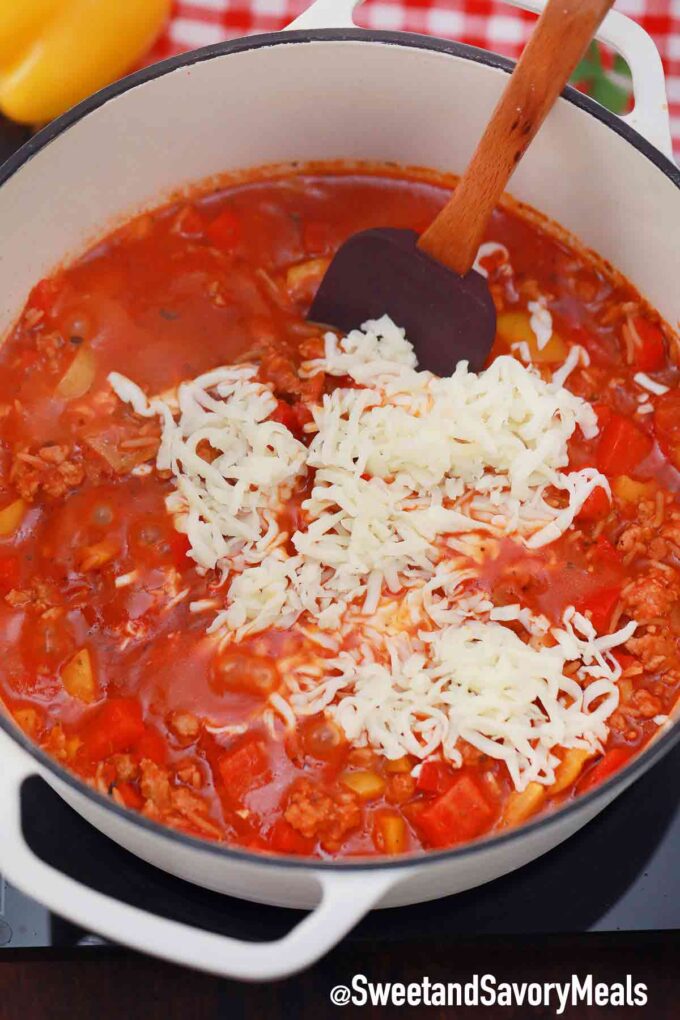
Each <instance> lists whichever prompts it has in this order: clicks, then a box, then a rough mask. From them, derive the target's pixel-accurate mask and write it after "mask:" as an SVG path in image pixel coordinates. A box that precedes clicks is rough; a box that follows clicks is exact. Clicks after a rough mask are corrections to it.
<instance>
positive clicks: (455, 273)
mask: <svg viewBox="0 0 680 1020" xmlns="http://www.w3.org/2000/svg"><path fill="white" fill-rule="evenodd" d="M613 2H614V0H548V3H547V4H546V6H545V9H544V11H543V13H542V15H541V17H540V18H539V20H538V22H537V24H536V28H535V29H534V31H533V33H532V36H531V39H530V40H529V42H528V44H527V46H526V48H525V49H524V52H523V53H522V56H521V59H520V61H519V63H518V64H517V67H516V68H515V70H514V72H513V73H512V75H511V76H510V78H509V80H508V83H507V85H506V87H505V89H504V91H503V94H502V96H501V98H500V100H499V102H498V105H497V106H496V109H495V110H494V112H493V114H492V116H491V120H490V121H489V123H488V125H487V128H486V130H485V132H484V134H483V136H482V138H481V140H480V142H479V145H478V146H477V149H476V151H475V153H474V155H473V157H472V160H471V162H470V164H469V166H468V168H467V170H466V172H465V174H464V175H463V177H462V178H461V180H460V183H459V184H458V186H457V188H456V190H455V192H454V194H453V197H452V198H451V199H450V201H449V202H448V203H447V204H446V205H445V206H444V208H443V209H442V211H441V212H440V213H439V215H438V216H437V217H436V219H435V220H434V221H433V222H432V223H431V225H430V226H429V227H428V229H427V230H426V231H425V233H424V234H423V235H422V236H421V237H420V238H417V237H416V235H415V234H414V233H412V232H411V231H408V230H393V229H390V228H385V229H376V230H365V231H363V233H360V234H355V235H354V236H353V237H350V239H349V240H348V241H346V242H345V244H343V245H342V247H341V248H340V250H339V251H338V253H337V255H336V256H335V258H334V259H333V261H332V262H331V264H330V266H329V268H328V270H327V272H326V276H325V277H324V279H323V281H322V283H321V286H320V288H319V292H318V294H317V296H316V299H315V300H314V302H313V304H312V307H311V309H310V312H309V316H308V318H309V319H311V320H312V321H313V322H319V323H325V324H327V325H329V326H335V327H336V328H337V329H340V330H342V331H343V332H347V331H348V330H350V329H353V328H356V327H357V326H361V325H362V323H364V322H365V321H366V320H367V319H376V318H379V317H380V316H381V315H383V314H385V313H387V314H389V316H390V317H391V318H392V319H393V320H394V322H395V323H396V324H397V325H398V326H403V327H404V328H405V330H406V336H407V337H408V339H409V340H410V341H411V342H412V344H413V346H414V348H415V352H416V355H417V357H418V363H419V366H420V367H421V368H428V369H430V370H431V371H432V372H436V373H437V374H438V375H450V374H451V373H452V372H453V370H454V368H455V367H456V364H457V363H458V362H459V361H462V360H467V361H469V362H470V366H471V367H472V368H473V369H479V368H481V367H482V366H483V365H484V362H485V361H486V358H487V356H488V354H489V351H490V349H491V344H492V343H493V338H494V330H495V321H496V315H495V311H494V304H493V301H492V299H491V294H490V293H489V290H488V287H487V284H486V280H485V279H484V277H482V276H481V275H480V274H479V273H476V272H474V270H473V269H472V266H473V265H474V262H475V258H476V255H477V251H478V249H479V245H480V243H481V242H482V239H483V237H484V232H485V230H486V226H487V224H488V222H489V218H490V216H491V213H492V212H493V209H494V207H495V206H496V204H497V203H498V200H499V199H500V197H501V195H502V193H503V191H504V190H505V186H506V185H507V183H508V181H509V180H510V177H511V175H512V172H513V170H514V169H515V167H516V166H517V164H518V163H519V161H520V159H521V158H522V156H523V154H524V152H525V151H526V149H527V147H528V146H529V143H530V142H531V141H532V140H533V138H534V135H535V134H536V132H537V131H538V129H539V128H540V126H541V124H542V123H543V120H544V119H545V116H546V114H547V113H548V111H549V110H550V109H551V108H552V106H553V104H554V103H555V100H556V99H557V97H558V96H559V95H560V93H561V92H562V89H563V88H564V86H565V85H566V83H567V81H568V80H569V77H570V75H571V73H572V71H573V70H574V68H575V67H576V65H577V63H578V62H579V60H580V59H581V57H582V56H583V54H584V53H585V51H586V48H587V46H588V44H589V42H590V40H591V39H592V37H593V35H594V33H595V31H596V30H597V27H598V25H599V24H600V22H601V21H602V19H603V17H604V16H605V14H606V13H607V11H608V10H609V8H610V7H611V6H612V4H613ZM558 183H559V182H558Z"/></svg>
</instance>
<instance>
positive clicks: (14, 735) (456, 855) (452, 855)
mask: <svg viewBox="0 0 680 1020" xmlns="http://www.w3.org/2000/svg"><path fill="white" fill-rule="evenodd" d="M316 42H365V43H380V44H384V45H388V46H405V47H408V48H409V49H422V50H431V51H435V52H438V53H444V54H448V55H450V56H454V57H459V58H462V59H464V60H471V61H473V62H475V63H479V64H485V65H486V66H488V67H492V68H496V69H498V70H502V71H505V72H506V73H508V74H509V73H511V72H512V70H513V68H514V66H515V65H514V62H513V61H511V60H509V59H508V58H506V57H503V56H501V55H500V54H497V53H492V52H490V51H488V50H483V49H479V48H478V47H476V46H469V45H467V44H465V43H459V42H454V41H449V40H445V39H438V38H435V37H430V36H423V35H416V34H411V33H407V32H381V31H374V30H367V29H361V28H352V29H332V28H330V29H310V30H293V31H288V32H272V33H265V34H261V35H254V36H247V37H244V38H239V39H232V40H228V41H225V42H221V43H215V44H214V45H212V46H205V47H202V48H201V49H198V50H192V51H190V52H188V53H183V54H179V55H177V56H174V57H170V58H168V59H166V60H162V61H159V62H157V63H155V64H152V65H150V66H149V67H145V68H142V69H141V70H139V71H135V72H133V73H132V74H129V75H127V76H126V77H125V78H122V79H120V80H119V81H117V82H114V83H113V84H112V85H109V86H107V87H106V88H104V89H101V90H100V91H99V92H96V93H94V95H92V96H89V97H88V98H87V99H84V100H83V101H82V102H80V103H78V104H77V105H76V106H74V107H73V108H72V109H70V110H68V111H67V112H66V113H64V114H62V115H61V116H60V117H57V118H56V119H55V120H54V121H51V122H50V123H49V124H48V125H47V126H46V127H44V128H42V129H41V130H40V131H38V132H37V133H36V134H35V135H34V136H33V137H32V138H31V139H29V141H27V142H26V143H24V145H22V146H21V148H19V149H18V150H17V151H16V152H15V153H14V154H13V155H12V156H10V157H9V158H8V159H7V160H6V161H5V163H4V164H3V165H2V167H0V186H2V185H3V184H5V183H6V182H7V181H8V180H9V179H10V178H11V177H13V176H14V174H15V173H17V172H18V171H19V170H20V169H21V167H22V166H24V164H25V163H28V162H29V161H30V160H31V159H32V158H33V156H35V155H36V154H37V153H38V152H40V151H41V150H42V149H44V148H46V147H47V146H48V145H49V144H50V143H51V142H52V141H54V140H55V139H56V138H58V137H59V136H60V135H62V134H64V132H66V131H67V130H68V129H69V128H70V127H72V126H73V125H74V124H76V123H78V121H80V120H81V119H82V118H83V117H85V116H87V115H88V114H90V113H94V112H95V111H96V110H98V109H99V108H100V107H102V106H104V105H105V104H106V103H107V102H109V101H110V100H111V99H115V98H116V97H117V96H120V95H122V94H123V93H125V92H128V91H130V90H131V89H133V88H136V87H137V86H138V85H144V84H145V83H146V82H149V81H153V80H154V79H156V78H160V77H162V76H163V75H165V74H168V73H171V72H172V71H175V70H177V69H179V68H181V67H190V66H192V65H193V64H197V63H201V62H202V61H204V60H211V59H212V58H214V57H221V56H226V55H228V54H230V53H240V52H244V51H247V50H254V49H260V48H262V47H268V46H280V45H290V44H297V43H316ZM562 98H563V99H564V100H566V101H567V102H569V103H571V104H572V105H574V106H576V107H578V108H579V109H581V110H583V111H584V112H585V113H587V114H589V115H590V116H592V117H594V118H595V119H596V120H599V121H600V122H601V123H602V124H604V125H605V126H606V127H608V128H609V129H610V130H612V131H614V132H615V133H616V134H618V135H620V136H621V137H622V138H623V139H624V140H625V141H626V142H628V143H629V144H630V145H632V146H633V148H635V149H637V150H638V151H639V152H640V153H642V155H643V156H645V157H646V158H647V159H648V160H650V162H651V163H653V164H654V166H655V167H656V168H657V169H658V170H660V171H661V172H662V173H663V174H664V175H665V176H666V177H668V178H669V180H670V181H671V183H673V184H674V185H675V186H676V188H678V189H680V169H679V168H678V167H677V166H676V165H675V164H674V163H673V161H672V160H671V159H669V158H668V157H667V156H665V155H664V154H663V153H662V152H660V151H659V150H658V149H657V148H656V147H655V146H653V145H652V144H651V143H650V142H648V141H647V139H646V138H644V137H643V136H642V135H641V134H640V133H639V132H637V131H636V130H635V129H634V128H632V127H631V126H630V125H629V124H627V123H625V122H624V121H622V120H621V119H620V117H618V116H617V115H616V114H614V113H611V112H610V111H609V110H607V109H606V108H605V107H603V106H601V105H600V104H599V103H597V102H595V101H594V100H593V99H591V98H590V97H589V96H586V95H583V93H581V92H578V91H577V90H576V89H574V88H573V87H572V86H570V85H568V86H567V87H566V89H565V90H564V92H563V93H562ZM0 728H2V730H4V732H5V733H6V734H7V735H8V736H9V737H11V739H12V740H13V741H14V742H15V743H16V744H18V745H19V746H20V747H21V748H22V750H24V751H25V752H26V753H27V754H29V755H30V756H31V757H32V758H33V759H34V760H35V761H37V762H38V763H39V764H40V765H41V766H43V768H46V769H48V770H49V771H50V772H52V773H54V775H55V776H56V777H57V778H58V779H59V781H60V782H62V783H64V784H65V785H67V786H69V787H71V789H72V790H73V791H74V792H75V793H76V794H78V795H80V796H83V797H85V798H87V799H88V800H90V801H92V802H93V803H94V804H95V805H97V806H98V807H100V808H104V809H106V810H108V811H111V812H113V813H114V814H115V815H118V816H119V818H120V819H121V820H123V821H126V822H128V823H131V824H134V825H137V826H139V827H140V828H142V829H144V830H146V831H147V832H148V833H149V834H152V835H156V836H159V837H161V838H164V839H169V840H171V841H174V842H175V843H177V844H180V845H182V846H184V847H186V848H187V849H192V850H196V851H199V852H203V853H210V854H214V855H219V856H221V857H226V858H227V859H232V860H234V861H240V862H242V863H247V864H256V865H262V866H265V867H278V868H281V867H283V868H296V869H303V870H308V871H320V870H323V871H324V872H335V873H342V872H351V873H356V872H359V871H365V872H370V871H382V870H388V869H389V870H395V871H399V870H405V869H407V868H413V867H416V868H419V867H423V866H424V865H426V864H428V863H432V864H434V863H442V862H445V861H453V860H454V859H455V860H462V859H464V858H469V857H471V856H472V855H474V854H475V853H479V852H480V851H482V850H491V849H496V847H503V846H505V845H507V844H509V843H512V842H513V841H516V840H517V839H519V838H520V837H522V836H529V835H531V834H533V833H534V832H537V831H538V830H539V829H542V830H545V829H546V828H549V827H552V826H554V825H555V824H556V823H559V822H560V821H562V819H566V818H568V817H570V816H572V815H574V814H576V813H577V812H579V811H581V810H582V809H585V808H587V807H588V806H592V805H594V804H595V803H596V802H597V801H600V800H605V799H606V800H607V802H608V801H609V799H611V797H613V796H614V795H615V793H616V791H617V790H619V789H620V788H621V787H622V786H624V785H628V783H629V782H633V781H634V780H636V779H637V778H639V777H640V776H641V775H642V774H643V773H644V772H646V771H647V770H648V769H649V768H651V766H652V765H654V764H656V762H658V761H659V760H660V759H661V758H662V757H663V756H664V755H665V754H666V753H667V752H668V751H669V750H670V749H671V748H672V747H673V746H674V745H675V744H676V743H678V742H679V741H680V721H677V722H675V723H674V724H672V725H671V726H670V727H669V728H668V730H667V731H666V732H665V733H662V734H661V735H660V736H658V737H657V738H656V739H654V740H653V741H652V742H651V743H650V744H648V745H647V747H646V748H645V749H644V750H643V751H641V752H640V753H639V754H638V755H636V756H635V758H634V759H633V760H632V761H631V762H630V764H628V765H626V766H625V767H624V768H623V769H621V770H619V772H617V773H615V774H614V775H613V776H612V777H611V778H610V779H607V780H606V781H605V782H603V783H602V784H600V785H599V786H597V787H596V788H595V789H594V790H591V791H590V792H588V793H586V794H583V795H582V796H579V797H577V798H576V799H575V800H572V801H570V802H569V803H567V804H564V805H563V806H561V807H560V808H558V809H557V810H555V811H554V812H552V813H549V814H545V815H543V816H540V817H539V818H537V819H535V820H533V821H530V822H527V823H526V824H524V825H520V826H518V827H517V828H514V829H510V830H508V831H506V832H501V833H497V834H494V835H491V836H488V837H486V838H484V839H480V840H476V841H475V842H472V843H466V844H464V845H463V846H461V847H456V848H451V849H448V850H438V851H437V850H434V851H433V850H429V851H426V852H425V853H423V854H418V855H415V854H413V855H405V856H404V857H394V858H388V859H382V858H378V859H375V860H371V859H365V858H359V859H356V860H354V859H351V858H349V859H344V860H328V859H325V858H316V857H307V858H301V857H294V856H287V855H285V854H277V853H273V852H269V851H251V850H245V849H243V848H240V847H237V846H230V845H228V844H218V843H211V842H209V841H207V840H203V839H199V838H198V837H195V836H189V835H187V834H186V833H183V832H180V831H179V830H177V829H172V828H170V827H169V826H165V825H161V824H160V823H158V822H155V821H152V820H151V819H149V818H145V817H144V816H143V815H141V814H139V813H138V812H134V811H130V810H128V809H127V808H124V807H121V806H120V805H118V804H117V803H116V802H115V801H114V800H113V799H112V798H110V797H106V796H105V795H104V794H101V793H98V792H97V791H96V790H94V789H93V788H92V787H90V786H88V785H87V784H86V783H85V782H83V781H82V780H81V779H79V778H78V777H77V776H76V775H75V774H74V773H71V772H69V771H68V770H67V769H65V768H64V767H63V766H61V765H60V764H59V763H58V762H57V761H56V759H54V758H52V757H50V756H49V755H48V754H47V753H46V752H45V751H43V750H42V749H41V748H40V747H38V746H37V745H35V744H33V742H32V741H31V740H29V738H28V737H27V736H26V734H24V733H23V732H22V731H21V730H19V729H18V728H17V727H16V725H14V724H13V723H12V722H11V721H10V718H9V716H6V715H4V714H2V713H0ZM602 806H605V805H604V804H603V805H602Z"/></svg>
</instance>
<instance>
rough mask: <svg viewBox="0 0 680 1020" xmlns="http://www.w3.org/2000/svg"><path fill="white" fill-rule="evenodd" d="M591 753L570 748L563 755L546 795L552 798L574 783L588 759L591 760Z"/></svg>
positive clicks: (578, 748) (581, 749)
mask: <svg viewBox="0 0 680 1020" xmlns="http://www.w3.org/2000/svg"><path fill="white" fill-rule="evenodd" d="M592 756H593V753H592V751H586V750H585V749H584V748H582V747H572V748H570V749H569V750H568V751H567V752H566V753H565V755H564V758H563V759H562V761H561V762H560V764H559V765H558V766H557V769H556V771H555V782H554V783H553V784H552V786H549V787H548V794H549V795H550V796H551V797H552V796H554V795H555V794H556V793H561V792H562V790H566V788H567V787H568V786H571V784H572V783H575V782H576V780H577V779H578V777H579V776H580V774H581V770H582V768H583V766H584V765H585V763H586V762H587V761H588V759H589V758H592Z"/></svg>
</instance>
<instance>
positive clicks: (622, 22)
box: [506, 0, 673, 159]
mask: <svg viewBox="0 0 680 1020" xmlns="http://www.w3.org/2000/svg"><path fill="white" fill-rule="evenodd" d="M506 2H507V3H510V4H512V6H513V7H522V8H523V9H524V10H527V11H536V12H537V13H540V11H542V10H543V8H544V7H545V5H546V2H547V0H506ZM597 38H598V39H599V40H600V41H601V42H604V43H607V45H608V46H612V47H613V48H614V49H615V50H616V51H617V52H618V53H620V54H621V56H622V57H623V59H624V60H625V61H626V63H627V64H628V66H629V68H630V73H631V75H632V78H633V97H634V101H635V106H634V108H633V110H632V111H631V113H628V114H626V115H625V116H624V117H621V120H622V121H624V122H625V123H626V124H629V125H630V126H631V127H632V128H634V129H635V130H636V131H639V133H640V134H641V135H642V136H643V138H646V139H647V141H648V142H651V144H652V145H653V146H655V148H657V149H660V150H661V152H663V154H664V156H668V157H669V159H673V142H672V139H671V125H670V117H669V112H668V99H667V97H666V79H665V76H664V71H663V64H662V63H661V57H660V56H659V51H658V50H657V48H656V46H655V45H654V40H653V39H652V37H651V36H650V35H648V33H647V32H645V30H644V28H642V26H641V25H638V24H637V22H635V21H633V20H632V19H631V18H627V17H626V16H625V14H620V13H619V12H618V11H610V12H609V14H608V15H607V17H606V18H605V19H604V21H603V22H602V24H601V25H600V27H599V29H598V31H597Z"/></svg>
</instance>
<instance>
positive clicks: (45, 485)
mask: <svg viewBox="0 0 680 1020" xmlns="http://www.w3.org/2000/svg"><path fill="white" fill-rule="evenodd" d="M84 477H85V468H84V466H83V464H82V461H81V460H80V457H79V455H78V454H77V453H76V452H75V451H74V450H73V449H71V448H70V447H68V446H64V445H59V444H57V443H55V444H50V445H47V446H41V447H40V449H39V450H37V451H36V452H35V453H30V452H29V451H28V450H19V451H17V452H16V453H15V456H14V460H13V463H12V467H11V469H10V476H9V480H10V482H11V483H12V485H13V486H14V487H15V488H16V490H17V492H18V493H19V495H20V496H21V498H22V499H25V500H26V502H27V503H30V502H32V501H33V500H34V499H35V497H36V496H37V495H43V496H47V497H48V498H50V499H59V498H60V497H61V496H63V495H65V494H66V493H67V492H68V491H69V490H70V489H75V488H77V487H78V486H79V485H81V484H82V481H83V479H84Z"/></svg>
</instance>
